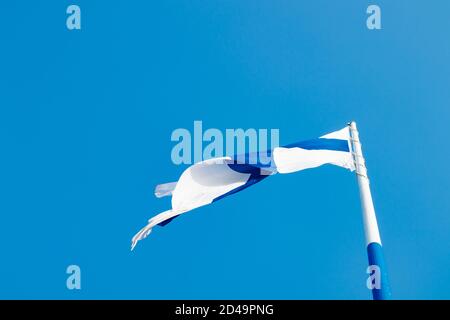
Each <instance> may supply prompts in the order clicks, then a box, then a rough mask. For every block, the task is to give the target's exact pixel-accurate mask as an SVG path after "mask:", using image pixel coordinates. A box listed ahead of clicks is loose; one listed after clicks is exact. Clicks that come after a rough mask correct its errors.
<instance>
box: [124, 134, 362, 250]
mask: <svg viewBox="0 0 450 320" xmlns="http://www.w3.org/2000/svg"><path fill="white" fill-rule="evenodd" d="M269 154H270V156H271V161H270V163H269V164H262V163H259V162H258V161H249V160H250V158H251V157H252V155H245V156H244V157H240V156H236V157H233V158H232V157H220V158H213V159H209V160H205V161H201V162H198V163H196V164H194V165H192V166H190V167H189V168H187V169H186V170H185V171H184V172H183V173H182V174H181V177H180V178H179V180H178V181H177V182H171V183H165V184H160V185H158V186H156V189H155V195H156V197H158V198H160V197H164V196H172V209H170V210H167V211H164V212H162V213H160V214H158V215H156V216H154V217H153V218H151V219H150V220H149V221H148V224H147V225H146V226H145V227H144V228H142V229H141V230H140V231H139V232H138V233H137V234H136V235H135V236H134V237H133V239H132V243H131V250H133V249H134V247H135V246H136V244H137V242H138V241H139V240H142V239H144V238H145V237H147V236H148V235H149V234H150V232H151V231H152V228H153V227H154V226H156V225H159V226H164V225H166V224H167V223H169V222H170V221H172V220H173V219H174V218H175V217H177V216H179V215H181V214H183V213H186V212H188V211H191V210H193V209H195V208H198V207H201V206H204V205H207V204H210V203H212V202H215V201H217V200H220V199H222V198H224V197H227V196H229V195H231V194H233V193H236V192H239V191H241V190H244V189H246V188H248V187H250V186H251V185H253V184H255V183H257V182H260V181H261V180H263V179H265V178H267V177H269V176H272V175H274V174H276V173H292V172H297V171H301V170H305V169H309V168H315V167H319V166H321V165H324V164H333V165H336V166H339V167H343V168H346V169H349V170H351V171H353V170H355V163H354V159H353V155H352V151H351V140H350V130H349V127H345V128H343V129H341V130H338V131H335V132H332V133H329V134H326V135H324V136H322V137H320V138H317V139H311V140H306V141H302V142H297V143H293V144H290V145H287V146H284V147H277V148H274V149H273V150H271V151H270V152H269ZM253 156H254V155H253ZM253 162H255V163H253Z"/></svg>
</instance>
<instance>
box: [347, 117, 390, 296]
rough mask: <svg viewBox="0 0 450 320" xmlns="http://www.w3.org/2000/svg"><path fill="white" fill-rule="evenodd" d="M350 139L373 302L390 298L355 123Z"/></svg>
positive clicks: (352, 126) (352, 124)
mask: <svg viewBox="0 0 450 320" xmlns="http://www.w3.org/2000/svg"><path fill="white" fill-rule="evenodd" d="M349 129H350V137H351V142H352V149H353V150H352V151H353V157H354V160H355V166H356V177H357V180H358V186H359V195H360V199H361V207H362V214H363V223H364V233H365V237H366V245H367V254H368V257H369V267H368V268H367V273H368V274H369V278H368V279H367V287H368V288H369V289H370V290H372V295H373V299H374V300H385V299H389V298H390V296H391V292H390V288H389V283H388V278H387V270H386V266H385V263H384V258H383V250H382V246H381V239H380V232H379V230H378V223H377V218H376V215H375V208H374V206H373V201H372V194H371V192H370V185H369V178H368V176H367V168H366V164H365V160H364V157H363V153H362V148H361V142H360V140H359V133H358V129H357V128H356V122H354V121H352V122H351V123H349Z"/></svg>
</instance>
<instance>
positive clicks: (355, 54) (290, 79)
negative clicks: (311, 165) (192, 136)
mask: <svg viewBox="0 0 450 320" xmlns="http://www.w3.org/2000/svg"><path fill="white" fill-rule="evenodd" d="M72 3H75V4H78V5H79V6H80V7H81V10H82V30H81V31H69V30H67V28H66V17H67V15H66V13H65V11H66V8H67V6H68V5H69V4H72ZM372 3H374V4H378V5H379V6H380V7H381V10H382V30H379V31H369V30H368V29H367V28H366V17H367V15H366V8H367V6H368V5H369V4H372ZM449 12H450V2H448V1H431V2H430V1H406V0H405V1H400V0H395V1H382V0H375V1H371V2H367V1H356V0H354V1H331V0H329V1H322V0H316V1H241V0H236V1H229V0H227V1H196V0H194V1H193V0H189V1H181V0H180V1H131V2H130V1H120V2H119V1H92V0H89V1H81V0H77V1H72V2H68V1H2V2H1V4H0V41H1V45H0V141H1V151H0V154H1V156H0V215H1V222H0V243H1V245H0V248H1V256H0V257H1V258H0V298H32V299H37V298H57V299H75V298H83V299H97V298H102V299H109V298H114V299H115V298H125V299H172V298H173V299H175V298H176V299H185V298H186V299H197V298H203V299H216V298H225V299H230V298H236V299H241V298H244V299H250V298H254V299H370V298H371V293H370V291H369V290H368V289H366V287H365V281H366V276H367V275H366V273H365V269H366V266H367V256H366V248H365V243H364V242H365V241H364V234H363V228H362V221H361V220H362V219H361V210H360V203H359V196H358V188H357V183H356V179H355V175H354V174H352V173H350V172H348V171H346V170H344V169H342V168H338V167H332V166H326V167H321V168H318V169H313V170H307V171H303V172H299V173H295V174H289V175H277V176H274V177H270V178H269V179H267V180H265V181H263V182H261V183H260V184H258V185H255V186H253V187H252V188H249V189H247V190H245V191H244V192H241V193H239V194H236V195H234V196H232V197H228V198H226V199H224V200H221V201H220V202H217V203H215V204H213V205H210V206H207V207H203V208H200V209H197V210H195V211H193V212H190V213H188V214H186V215H184V216H182V217H180V218H178V219H176V220H174V221H173V222H172V223H171V224H169V225H167V226H166V227H164V228H156V229H155V230H154V233H152V235H151V236H150V237H149V238H148V239H146V240H144V241H143V242H142V243H140V244H139V245H138V247H137V248H136V250H135V251H134V252H130V239H131V237H132V236H133V235H134V234H135V233H136V232H137V231H138V230H139V229H140V228H141V227H142V226H143V225H145V223H146V221H147V219H148V218H150V217H152V216H153V215H155V214H157V213H159V212H162V211H164V210H166V209H169V208H170V199H167V198H165V199H156V198H155V197H154V196H153V188H154V186H155V185H156V184H158V183H164V182H170V181H175V180H176V179H177V178H178V176H179V175H180V173H181V172H182V171H183V170H184V169H185V168H186V166H175V165H174V164H173V163H172V162H171V158H170V152H171V149H172V147H173V146H174V143H173V142H171V141H170V135H171V133H172V131H173V130H174V129H176V128H187V129H190V130H192V128H193V121H194V120H202V121H203V125H204V127H205V128H218V129H221V130H225V129H227V128H269V129H270V128H279V129H280V138H281V143H282V144H287V143H291V142H295V141H299V140H303V139H308V138H314V137H318V136H320V135H322V134H325V133H327V132H330V131H333V130H337V129H340V128H342V127H343V126H345V124H346V123H347V122H348V121H350V120H356V121H357V123H358V126H359V130H360V135H361V138H362V142H363V151H364V153H365V156H366V160H367V164H368V168H369V175H370V177H371V187H372V192H373V197H374V202H375V207H376V210H377V214H378V219H379V225H380V229H381V236H382V240H383V244H384V249H385V256H386V262H387V265H388V270H389V275H390V281H391V287H392V294H393V297H394V298H398V299H433V298H436V299H443V298H447V299H448V298H450V271H449V270H450V197H449V195H448V192H449V190H450V185H449V181H450V172H449V170H448V161H449V160H450V152H449V150H450V148H449V144H448V142H447V140H448V137H449V134H450V128H449V124H448V121H449V116H450V112H449V107H450V88H449V83H450V62H449V58H450V40H449V39H450V38H449V30H450V20H449V19H448V14H449ZM70 264H77V265H79V266H80V267H81V272H82V275H81V276H82V278H81V281H82V284H81V285H82V289H81V290H80V291H69V290H67V289H66V278H67V274H66V273H65V271H66V267H67V266H68V265H70Z"/></svg>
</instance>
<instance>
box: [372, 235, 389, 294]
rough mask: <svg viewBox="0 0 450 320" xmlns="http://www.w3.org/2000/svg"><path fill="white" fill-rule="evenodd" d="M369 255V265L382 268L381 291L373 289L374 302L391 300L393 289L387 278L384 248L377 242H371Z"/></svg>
mask: <svg viewBox="0 0 450 320" xmlns="http://www.w3.org/2000/svg"><path fill="white" fill-rule="evenodd" d="M367 254H368V256H369V265H370V266H378V267H379V268H380V276H381V286H380V288H379V289H377V288H374V289H372V295H373V299H374V300H388V299H390V298H391V289H390V287H389V280H388V277H387V270H386V264H385V262H384V257H383V248H382V246H381V244H379V243H377V242H371V243H369V244H368V245H367Z"/></svg>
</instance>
